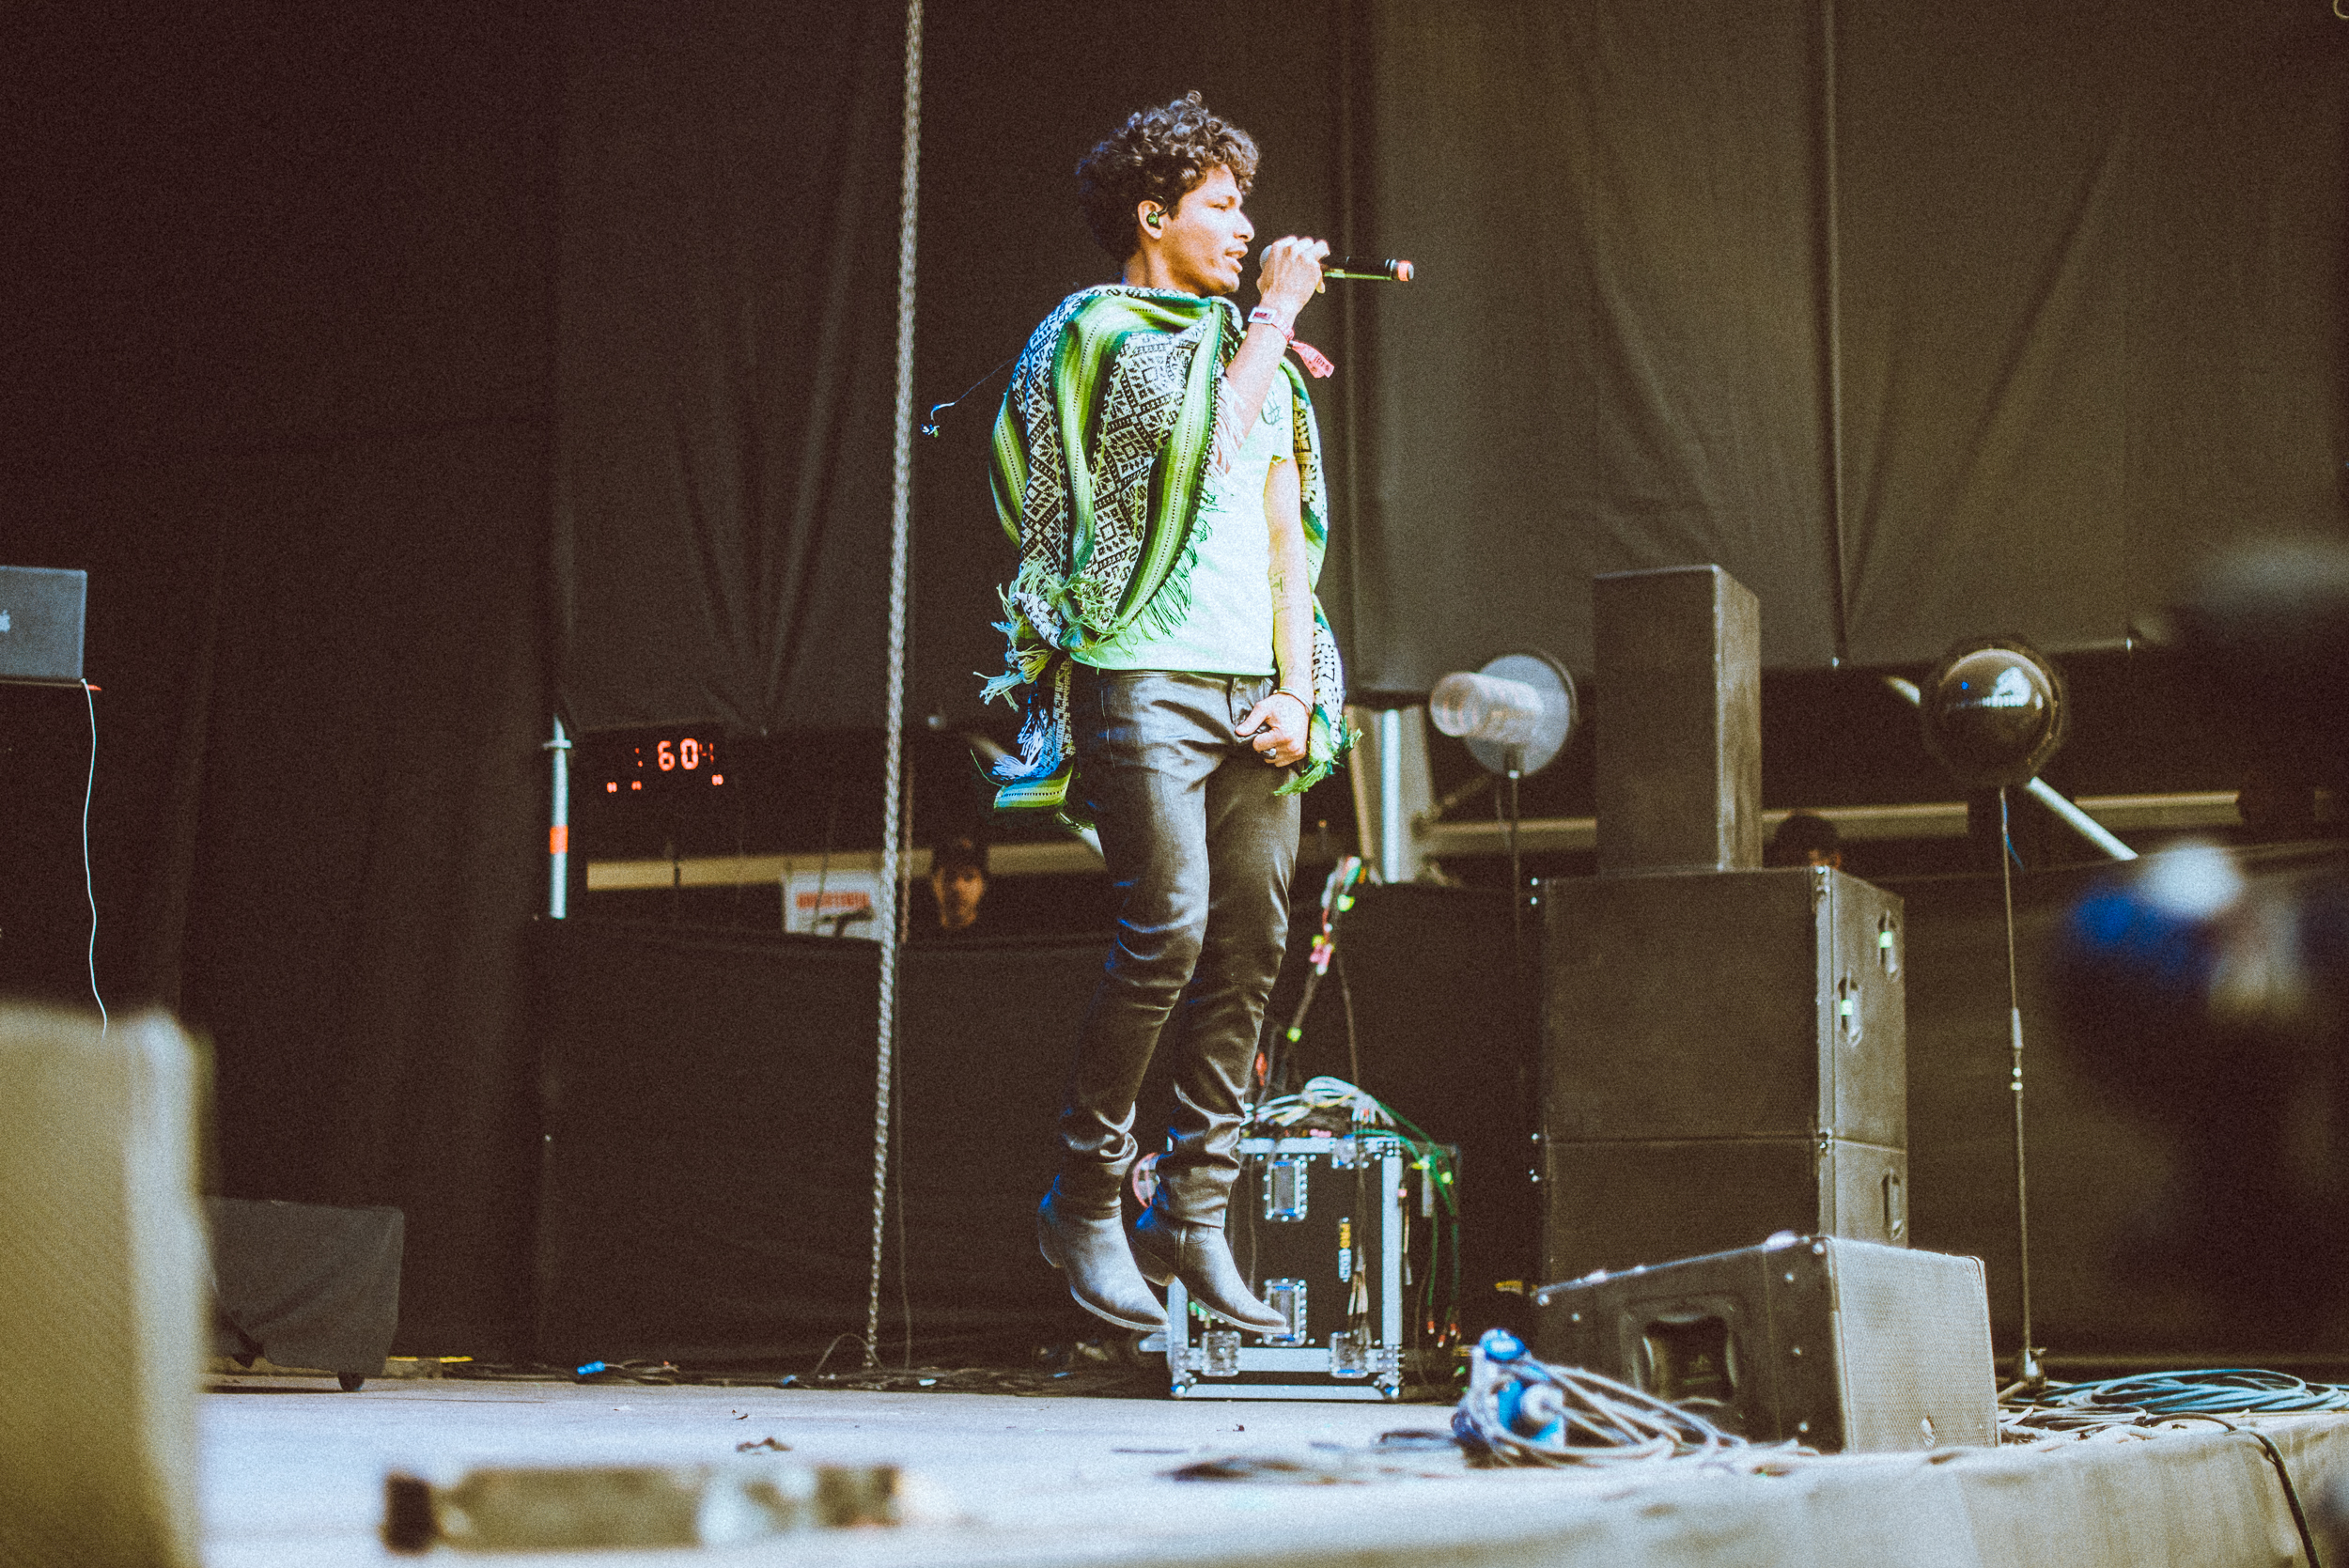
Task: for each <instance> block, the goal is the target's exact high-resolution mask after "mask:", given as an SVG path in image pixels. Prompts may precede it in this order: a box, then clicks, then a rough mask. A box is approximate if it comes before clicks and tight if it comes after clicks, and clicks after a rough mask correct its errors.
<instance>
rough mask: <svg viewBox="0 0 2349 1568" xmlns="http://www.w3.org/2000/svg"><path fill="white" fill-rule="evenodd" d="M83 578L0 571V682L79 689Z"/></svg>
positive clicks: (45, 570) (47, 570) (48, 571)
mask: <svg viewBox="0 0 2349 1568" xmlns="http://www.w3.org/2000/svg"><path fill="white" fill-rule="evenodd" d="M88 598H89V574H88V573H86V572H79V571H62V570H57V569H54V568H51V567H0V680H23V681H32V682H35V683H38V684H40V685H64V686H79V685H80V684H81V683H82V616H83V612H84V610H85V608H86V604H87V602H88Z"/></svg>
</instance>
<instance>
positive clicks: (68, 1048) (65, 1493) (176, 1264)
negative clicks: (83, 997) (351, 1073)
mask: <svg viewBox="0 0 2349 1568" xmlns="http://www.w3.org/2000/svg"><path fill="white" fill-rule="evenodd" d="M194 1054H195V1053H194V1050H192V1049H191V1048H190V1047H189V1045H188V1042H187V1039H186V1037H185V1036H183V1035H182V1034H181V1033H180V1032H179V1030H178V1029H176V1028H174V1027H173V1026H172V1023H171V1020H170V1019H169V1018H167V1017H164V1016H163V1015H162V1014H160V1013H150V1014H147V1015H145V1016H144V1017H135V1018H130V1019H126V1020H124V1021H123V1022H121V1023H118V1024H116V1025H114V1026H113V1027H112V1028H111V1029H108V1030H104V1031H102V1032H101V1029H100V1027H99V1025H98V1024H97V1023H96V1022H95V1021H92V1020H87V1019H85V1018H84V1017H81V1016H79V1015H77V1014H71V1013H66V1012H63V1011H58V1010H53V1009H47V1008H33V1007H23V1006H10V1007H0V1082H6V1083H7V1084H8V1094H6V1095H5V1096H0V1345H5V1346H7V1347H8V1354H9V1356H10V1358H12V1361H13V1365H12V1366H11V1367H10V1369H9V1375H8V1391H7V1394H6V1396H5V1411H6V1413H5V1415H0V1498H6V1499H7V1501H6V1504H5V1506H0V1562H7V1563H35V1562H39V1563H51V1562H56V1563H64V1562H73V1563H102V1564H132V1563H138V1564H147V1563H154V1564H159V1565H163V1568H194V1564H195V1563H196V1562H197V1561H198V1560H199V1552H198V1541H197V1536H198V1529H197V1523H198V1520H197V1510H196V1495H195V1487H196V1478H195V1451H196V1430H195V1425H196V1423H195V1396H196V1389H197V1387H198V1385H199V1383H200V1382H201V1379H202V1376H203V1370H204V1369H203V1358H202V1351H201V1343H202V1333H201V1324H200V1320H199V1318H198V1316H197V1313H198V1312H199V1311H200V1310H201V1303H202V1301H203V1288H204V1287H203V1283H202V1279H203V1270H204V1240H203V1234H202V1231H201V1229H200V1227H199V1226H198V1224H197V1221H196V1217H195V1203H194V1197H193V1196H192V1191H191V1189H192V1188H193V1187H194V1176H195V1109H194V1108H195V1087H194V1084H195V1064H194Z"/></svg>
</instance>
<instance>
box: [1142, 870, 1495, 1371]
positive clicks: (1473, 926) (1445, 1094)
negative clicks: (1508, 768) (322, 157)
mask: <svg viewBox="0 0 2349 1568" xmlns="http://www.w3.org/2000/svg"><path fill="white" fill-rule="evenodd" d="M1512 905H1513V901H1512V900H1511V898H1510V897H1509V895H1508V894H1507V893H1504V892H1502V891H1501V890H1500V889H1489V888H1446V887H1438V886H1435V885H1433V884H1431V883H1418V882H1405V883H1396V884H1392V885H1389V886H1383V887H1368V888H1364V889H1362V890H1361V893H1358V894H1357V895H1356V898H1355V905H1354V908H1352V909H1351V910H1349V911H1347V912H1346V916H1345V920H1344V924H1342V925H1341V926H1340V928H1339V935H1338V953H1337V956H1336V961H1335V963H1334V964H1333V965H1332V967H1331V970H1330V974H1331V977H1332V979H1331V980H1330V981H1325V982H1323V983H1322V985H1321V986H1319V987H1318V991H1317V1000H1316V1001H1315V1003H1314V1007H1313V1011H1312V1012H1311V1014H1310V1015H1309V1016H1308V1017H1307V1018H1306V1020H1305V1027H1304V1029H1303V1032H1302V1038H1301V1039H1300V1040H1299V1042H1298V1043H1297V1044H1295V1045H1294V1046H1291V1047H1289V1048H1287V1049H1288V1051H1289V1052H1290V1053H1291V1055H1290V1057H1289V1060H1291V1061H1293V1062H1294V1063H1295V1066H1294V1068H1293V1076H1294V1077H1295V1078H1297V1079H1304V1078H1308V1077H1311V1076H1313V1075H1314V1074H1316V1073H1330V1074H1333V1075H1335V1076H1337V1077H1341V1078H1344V1079H1348V1080H1349V1081H1351V1082H1354V1083H1356V1084H1359V1085H1360V1086H1361V1088H1363V1089H1365V1090H1367V1091H1369V1092H1370V1093H1371V1094H1375V1095H1377V1097H1378V1098H1379V1099H1381V1100H1383V1101H1385V1102H1386V1103H1387V1104H1389V1105H1391V1106H1393V1107H1395V1108H1396V1109H1398V1110H1401V1111H1403V1112H1404V1113H1405V1114H1406V1115H1408V1116H1409V1117H1410V1119H1411V1121H1412V1122H1413V1123H1414V1124H1415V1125H1416V1126H1418V1127H1419V1129H1420V1130H1421V1131H1422V1132H1423V1133H1425V1134H1426V1135H1427V1136H1428V1137H1429V1138H1431V1139H1433V1140H1435V1141H1437V1142H1439V1143H1443V1144H1447V1145H1450V1146H1452V1147H1455V1148H1456V1149H1458V1150H1459V1172H1458V1175H1459V1180H1458V1183H1457V1190H1458V1194H1459V1201H1460V1213H1461V1216H1462V1232H1461V1290H1462V1296H1463V1299H1464V1301H1465V1303H1466V1304H1467V1310H1468V1313H1469V1316H1468V1318H1467V1319H1466V1320H1465V1321H1464V1324H1463V1327H1466V1328H1467V1329H1468V1330H1469V1331H1470V1333H1473V1332H1475V1331H1476V1330H1477V1329H1479V1328H1482V1327H1486V1325H1487V1324H1488V1323H1489V1322H1490V1321H1491V1318H1490V1315H1489V1314H1490V1313H1491V1312H1493V1311H1494V1310H1495V1306H1496V1304H1495V1303H1494V1302H1493V1300H1492V1297H1491V1291H1492V1287H1493V1285H1494V1284H1495V1283H1496V1282H1497V1281H1503V1280H1508V1281H1519V1282H1520V1283H1522V1282H1523V1281H1528V1280H1530V1279H1538V1278H1540V1277H1541V1276H1540V1275H1539V1273H1538V1268H1539V1262H1540V1259H1539V1248H1538V1234H1539V1231H1540V1210H1539V1205H1538V1203H1537V1202H1536V1188H1535V1187H1534V1185H1533V1182H1532V1166H1533V1159H1534V1154H1535V1149H1534V1144H1533V1141H1532V1139H1533V1134H1534V1132H1535V1131H1536V1126H1537V1124H1536V1123H1535V1121H1534V1118H1533V1113H1532V1107H1533V1103H1534V1095H1535V1090H1536V1084H1537V1081H1538V1080H1537V1077H1536V1072H1535V1063H1536V1061H1537V1058H1538V1043H1537V1042H1538V1036H1537V1030H1536V1026H1535V1022H1534V1005H1535V1001H1534V999H1535V997H1537V996H1538V991H1537V990H1536V989H1535V985H1534V977H1535V976H1536V975H1537V973H1538V971H1537V970H1534V969H1532V968H1527V969H1525V970H1520V968H1519V966H1518V964H1517V958H1516V957H1515V955H1514V951H1513V940H1512V934H1511V932H1512V924H1513V917H1512ZM1531 931H1532V936H1533V937H1534V938H1535V939H1536V940H1538V937H1539V927H1538V924H1533V925H1532V927H1531ZM1314 938H1315V923H1314V922H1313V921H1312V920H1311V919H1310V918H1307V917H1306V916H1305V915H1304V914H1303V913H1302V912H1301V911H1300V912H1299V914H1298V915H1295V916H1292V917H1291V919H1290V922H1289V950H1288V957H1287V960H1286V961H1285V962H1284V963H1283V965H1282V967H1281V978H1280V982H1279V984H1278V985H1277V986H1275V987H1274V989H1273V993H1272V1001H1271V1003H1270V1005H1269V1006H1268V1008H1267V1009H1266V1016H1267V1017H1268V1018H1275V1019H1285V1018H1287V1017H1290V1015H1291V1011H1292V1009H1293V1008H1294V1007H1295V1005H1296V999H1297V998H1298V996H1299V993H1300V992H1301V991H1302V990H1303V988H1304V986H1306V984H1307V982H1308V980H1309V978H1310V977H1311V975H1312V973H1313V968H1312V965H1311V963H1310V961H1309V955H1310V952H1311V948H1312V944H1313V940H1314ZM1145 1125H1152V1124H1147V1123H1145ZM1511 1305H1516V1306H1521V1305H1522V1302H1521V1301H1517V1299H1516V1298H1514V1297H1513V1298H1511Z"/></svg>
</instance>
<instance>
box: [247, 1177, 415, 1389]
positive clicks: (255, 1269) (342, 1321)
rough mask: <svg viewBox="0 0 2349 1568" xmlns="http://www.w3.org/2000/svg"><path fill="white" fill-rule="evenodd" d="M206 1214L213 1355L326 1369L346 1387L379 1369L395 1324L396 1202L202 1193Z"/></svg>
mask: <svg viewBox="0 0 2349 1568" xmlns="http://www.w3.org/2000/svg"><path fill="white" fill-rule="evenodd" d="M204 1218H205V1220H206V1222H207V1224H208V1225H209V1226H210V1230H211V1235H212V1287H213V1308H214V1310H213V1346H214V1348H215V1349H216V1350H217V1351H218V1352H219V1353H220V1354H221V1355H224V1356H231V1357H235V1358H240V1359H241V1360H245V1361H248V1362H249V1361H250V1360H251V1359H252V1358H254V1357H255V1356H257V1355H258V1356H264V1357H267V1358H269V1359H270V1361H271V1362H272V1363H273V1364H275V1365H277V1366H281V1367H299V1368H303V1369H304V1370H316V1371H321V1372H331V1373H333V1374H334V1375H335V1377H336V1379H337V1380H339V1381H340V1382H341V1384H342V1386H343V1387H344V1388H345V1389H356V1388H357V1387H359V1385H360V1384H361V1383H363V1382H365V1381H366V1379H367V1378H369V1377H373V1376H375V1375H377V1374H380V1373H381V1372H382V1370H383V1358H385V1357H386V1356H389V1355H390V1354H391V1353H392V1337H393V1335H394V1334H395V1333H396V1332H397V1329H398V1327H399V1265H400V1257H401V1254H402V1251H403V1250H404V1248H405V1246H406V1235H407V1220H406V1218H405V1217H404V1216H403V1215H402V1214H401V1213H400V1211H399V1210H397V1209H395V1208H330V1207H327V1206H326V1205H324V1204H322V1203H273V1202H268V1203H264V1202H254V1201H252V1200H248V1199H241V1198H208V1199H206V1200H205V1202H204Z"/></svg>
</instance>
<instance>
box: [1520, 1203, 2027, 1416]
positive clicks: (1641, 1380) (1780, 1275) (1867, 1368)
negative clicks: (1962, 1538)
mask: <svg viewBox="0 0 2349 1568" xmlns="http://www.w3.org/2000/svg"><path fill="white" fill-rule="evenodd" d="M1533 1301H1534V1307H1535V1311H1536V1312H1537V1314H1538V1317H1537V1323H1536V1329H1535V1336H1534V1337H1535V1343H1536V1347H1537V1349H1538V1350H1539V1352H1540V1354H1541V1355H1542V1356H1543V1357H1544V1358H1547V1359H1549V1360H1553V1361H1562V1362H1566V1363H1569V1364H1571V1365H1575V1366H1582V1367H1588V1368H1590V1369H1592V1370H1593V1371H1595V1372H1600V1373H1604V1374H1607V1375H1608V1376H1610V1377H1614V1378H1618V1379H1620V1380H1622V1381H1624V1382H1626V1383H1630V1384H1632V1385H1634V1386H1636V1387H1638V1388H1640V1389H1645V1390H1646V1391H1647V1392H1649V1393H1652V1394H1655V1395H1656V1396H1657V1397H1658V1398H1660V1399H1668V1400H1671V1401H1672V1402H1673V1403H1674V1404H1679V1405H1688V1406H1689V1407H1690V1408H1692V1409H1694V1410H1696V1411H1697V1412H1698V1413H1699V1414H1702V1415H1703V1416H1705V1417H1707V1418H1708V1419H1710V1420H1713V1421H1717V1422H1719V1424H1721V1425H1723V1426H1725V1427H1727V1428H1729V1429H1730V1430H1732V1431H1735V1432H1738V1433H1741V1434H1743V1435H1744V1436H1748V1437H1750V1438H1752V1439H1753V1440H1754V1441H1756V1442H1778V1441H1781V1440H1784V1439H1789V1438H1791V1439H1793V1440H1795V1441H1797V1442H1800V1443H1805V1444H1808V1445H1809V1446H1810V1447H1812V1448H1814V1449H1818V1450H1820V1451H1822V1452H1836V1451H1838V1450H1844V1451H1851V1452H1893V1451H1898V1450H1904V1449H1931V1448H1948V1447H1952V1446H1983V1447H1986V1446H1989V1445H1992V1444H1995V1443H1996V1442H1997V1441H1998V1375H1997V1370H1996V1368H1995V1367H1994V1366H1993V1364H1992V1362H1991V1358H1990V1307H1989V1301H1988V1299H1987V1297H1986V1296H1985V1294H1984V1292H1983V1277H1982V1261H1981V1260H1980V1259H1978V1258H1960V1257H1952V1256H1950V1255H1948V1254H1946V1253H1940V1252H1921V1251H1912V1250H1909V1249H1906V1248H1900V1247H1880V1246H1876V1245H1875V1244H1873V1243H1870V1242H1863V1241H1851V1240H1848V1239H1845V1238H1843V1237H1840V1236H1795V1235H1784V1236H1775V1237H1772V1238H1771V1239H1770V1240H1769V1241H1768V1242H1766V1243H1765V1244H1763V1245H1762V1246H1759V1247H1748V1248H1745V1249H1743V1250H1739V1251H1734V1252H1718V1253H1715V1254H1713V1255H1711V1256H1709V1257H1701V1258H1688V1259H1686V1260H1684V1261H1682V1262H1679V1263H1671V1264H1665V1265H1662V1266H1660V1267H1657V1268H1642V1269H1634V1270H1632V1271H1630V1272H1628V1273H1624V1274H1610V1275H1608V1276H1605V1277H1603V1278H1597V1279H1590V1280H1579V1281H1572V1282H1569V1283H1566V1284H1559V1285H1548V1286H1545V1287H1544V1288H1543V1289H1541V1290H1539V1291H1536V1292H1535V1293H1534V1296H1533Z"/></svg>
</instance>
